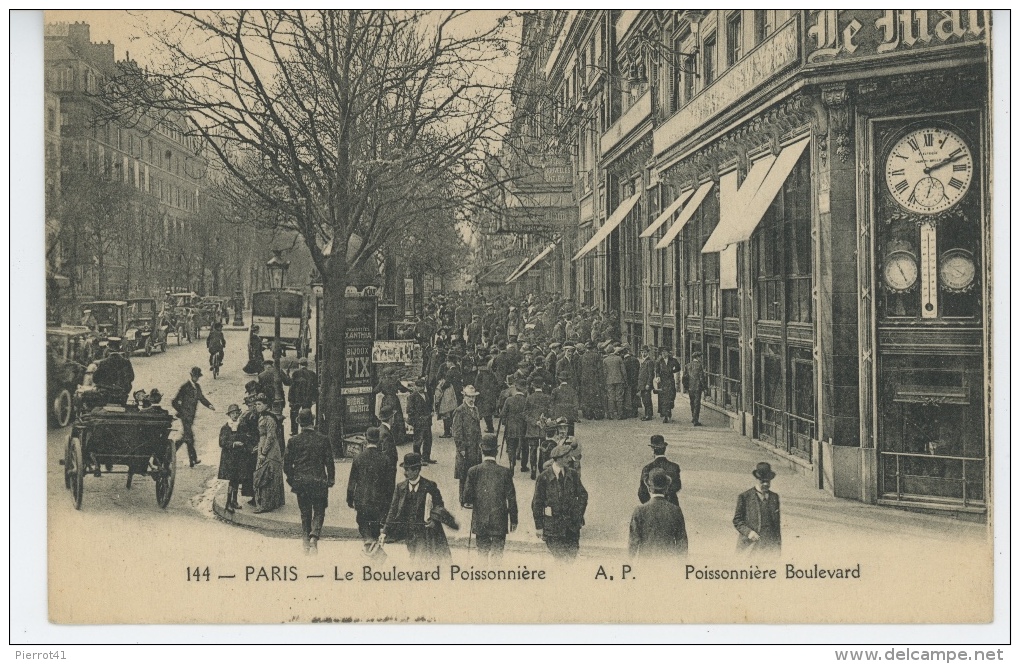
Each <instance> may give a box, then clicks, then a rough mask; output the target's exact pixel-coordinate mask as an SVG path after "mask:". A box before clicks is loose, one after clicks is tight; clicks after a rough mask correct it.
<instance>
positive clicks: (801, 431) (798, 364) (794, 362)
mask: <svg viewBox="0 0 1020 664" xmlns="http://www.w3.org/2000/svg"><path fill="white" fill-rule="evenodd" d="M788 352H789V358H790V373H789V375H790V406H791V409H790V414H789V423H790V426H789V431H790V434H789V451H790V452H791V453H792V454H795V455H797V456H800V457H803V458H805V459H810V458H811V441H812V439H813V438H814V437H815V364H814V360H813V359H812V357H811V350H810V349H807V348H790V349H789V351H788Z"/></svg>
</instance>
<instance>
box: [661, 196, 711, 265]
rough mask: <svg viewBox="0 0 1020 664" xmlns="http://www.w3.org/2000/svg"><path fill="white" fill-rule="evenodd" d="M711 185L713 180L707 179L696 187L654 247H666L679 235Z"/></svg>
mask: <svg viewBox="0 0 1020 664" xmlns="http://www.w3.org/2000/svg"><path fill="white" fill-rule="evenodd" d="M712 186H713V182H712V181H711V180H709V181H708V182H706V183H704V184H703V185H701V186H700V187H698V189H697V191H695V192H694V195H693V196H691V198H690V200H689V201H687V205H685V206H684V209H683V210H682V211H681V212H680V216H679V217H677V218H676V221H674V222H673V225H672V226H670V227H669V230H668V231H666V234H665V235H663V236H662V239H661V240H659V242H658V243H657V244H656V245H655V248H656V249H665V248H666V247H668V246H669V243H670V242H672V241H673V240H674V239H675V238H676V236H677V235H680V231H682V230H683V229H684V226H686V225H687V222H688V221H690V220H691V217H693V216H694V213H695V212H697V210H698V208H699V207H700V206H701V203H702V201H704V200H705V196H708V192H710V191H712Z"/></svg>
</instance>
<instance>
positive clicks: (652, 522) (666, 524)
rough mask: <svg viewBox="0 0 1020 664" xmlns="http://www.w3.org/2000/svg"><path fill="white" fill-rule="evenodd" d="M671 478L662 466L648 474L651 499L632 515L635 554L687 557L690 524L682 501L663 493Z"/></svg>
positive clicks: (631, 540)
mask: <svg viewBox="0 0 1020 664" xmlns="http://www.w3.org/2000/svg"><path fill="white" fill-rule="evenodd" d="M670 484H671V481H670V478H669V475H667V474H666V473H665V471H663V470H660V469H658V468H656V469H654V470H652V472H651V473H649V475H648V491H649V493H650V495H651V498H650V500H649V501H648V502H647V503H645V504H643V505H639V506H638V507H636V508H635V509H634V514H633V515H632V516H631V517H630V555H631V557H632V558H635V557H641V558H654V557H667V556H668V557H686V556H687V526H686V524H685V523H684V513H683V512H682V511H681V510H680V507H679V506H678V505H674V504H673V503H671V502H669V501H668V500H666V498H665V496H664V495H663V494H664V493H665V492H666V491H668V490H669V488H670Z"/></svg>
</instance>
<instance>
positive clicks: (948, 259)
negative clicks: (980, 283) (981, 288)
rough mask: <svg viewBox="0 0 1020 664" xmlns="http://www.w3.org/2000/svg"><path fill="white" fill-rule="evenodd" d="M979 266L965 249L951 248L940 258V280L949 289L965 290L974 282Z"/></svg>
mask: <svg viewBox="0 0 1020 664" xmlns="http://www.w3.org/2000/svg"><path fill="white" fill-rule="evenodd" d="M976 275H977V266H975V265H974V257H973V256H972V255H971V253H970V252H969V251H966V250H965V249H951V250H949V251H947V252H946V253H944V254H942V258H941V260H939V280H940V281H941V282H942V285H943V286H944V287H945V288H946V290H949V291H955V292H963V291H965V290H967V289H969V288H970V287H971V286H972V285H973V284H974V277H975V276H976Z"/></svg>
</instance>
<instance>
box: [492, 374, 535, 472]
mask: <svg viewBox="0 0 1020 664" xmlns="http://www.w3.org/2000/svg"><path fill="white" fill-rule="evenodd" d="M527 398H528V384H527V383H526V382H525V381H524V379H521V380H518V381H515V382H514V385H513V387H511V388H510V395H509V396H508V397H507V398H506V401H504V402H503V408H502V410H500V411H499V421H500V422H501V423H502V425H503V440H504V442H505V443H506V456H507V459H508V460H509V461H510V472H511V473H513V471H514V466H515V465H516V463H517V460H518V459H520V462H521V472H524V471H526V470H527V469H528V446H527V442H526V439H527V434H528V424H527V419H526V418H525V408H526V407H527Z"/></svg>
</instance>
